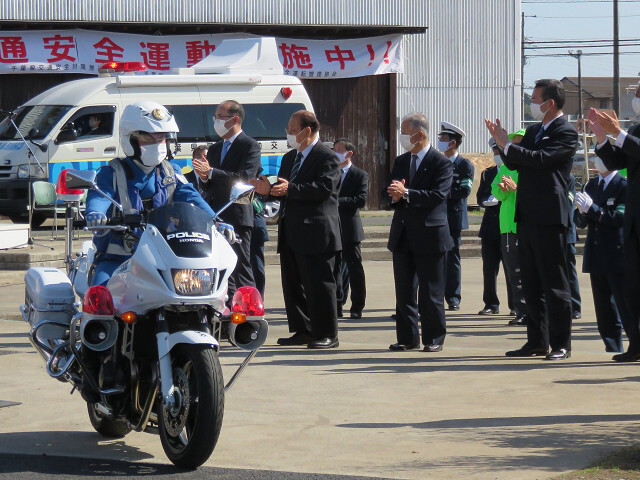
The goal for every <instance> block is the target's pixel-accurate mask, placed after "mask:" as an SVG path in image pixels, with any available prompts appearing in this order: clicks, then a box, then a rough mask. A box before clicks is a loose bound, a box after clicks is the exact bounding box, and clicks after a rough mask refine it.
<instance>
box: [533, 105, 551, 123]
mask: <svg viewBox="0 0 640 480" xmlns="http://www.w3.org/2000/svg"><path fill="white" fill-rule="evenodd" d="M548 101H549V100H545V101H544V102H542V103H540V104H538V103H532V104H531V116H532V117H533V118H534V119H535V120H537V121H540V120H542V119H543V118H544V116H545V114H546V113H547V112H548V110H547V112H543V111H542V110H541V109H540V107H542V105H544V104H545V103H547V102H548Z"/></svg>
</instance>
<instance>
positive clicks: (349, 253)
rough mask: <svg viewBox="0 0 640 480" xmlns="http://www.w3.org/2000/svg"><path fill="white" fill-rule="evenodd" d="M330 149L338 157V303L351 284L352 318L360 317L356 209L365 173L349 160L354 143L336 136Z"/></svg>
mask: <svg viewBox="0 0 640 480" xmlns="http://www.w3.org/2000/svg"><path fill="white" fill-rule="evenodd" d="M333 150H334V151H335V152H336V154H337V155H338V157H340V160H341V163H340V170H341V172H340V173H341V175H342V179H341V182H340V196H339V198H338V213H339V214H340V227H341V238H342V262H341V263H342V268H341V276H342V285H341V286H342V288H341V292H338V294H339V296H340V299H339V301H341V303H342V305H344V304H345V302H346V301H347V296H348V295H349V287H351V308H350V311H349V313H350V317H351V318H352V319H355V320H357V319H359V318H362V309H363V308H364V302H365V299H366V296H367V287H366V283H365V277H364V268H363V267H362V252H361V249H360V243H361V242H362V240H364V229H363V228H362V220H360V209H361V208H363V207H364V205H365V204H366V203H367V195H368V190H369V175H368V174H367V172H365V171H364V170H362V169H360V168H358V167H356V166H355V165H354V164H353V163H351V159H352V158H353V155H354V154H355V151H356V149H355V145H354V144H353V143H351V142H350V141H349V140H348V139H346V138H339V139H338V140H336V141H335V143H334V144H333Z"/></svg>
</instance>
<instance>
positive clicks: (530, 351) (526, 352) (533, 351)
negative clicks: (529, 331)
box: [505, 345, 549, 357]
mask: <svg viewBox="0 0 640 480" xmlns="http://www.w3.org/2000/svg"><path fill="white" fill-rule="evenodd" d="M548 352H549V350H548V349H546V348H541V347H538V348H530V347H527V346H526V345H525V346H524V347H522V348H520V349H518V350H510V351H508V352H506V353H505V355H506V356H507V357H536V356H538V357H539V356H542V355H546V354H547V353H548Z"/></svg>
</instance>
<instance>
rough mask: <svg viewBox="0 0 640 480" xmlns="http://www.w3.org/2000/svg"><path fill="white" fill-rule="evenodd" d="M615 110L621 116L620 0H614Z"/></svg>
mask: <svg viewBox="0 0 640 480" xmlns="http://www.w3.org/2000/svg"><path fill="white" fill-rule="evenodd" d="M613 110H614V111H615V112H616V115H618V117H619V116H620V35H619V31H618V0H613Z"/></svg>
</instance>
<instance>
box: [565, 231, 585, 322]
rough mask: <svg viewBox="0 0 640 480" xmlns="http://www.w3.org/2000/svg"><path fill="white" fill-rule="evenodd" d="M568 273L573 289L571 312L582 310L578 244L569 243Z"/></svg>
mask: <svg viewBox="0 0 640 480" xmlns="http://www.w3.org/2000/svg"><path fill="white" fill-rule="evenodd" d="M567 274H568V275H569V290H571V313H581V312H582V299H581V298H580V284H579V283H578V270H577V269H576V244H575V243H568V244H567Z"/></svg>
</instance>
